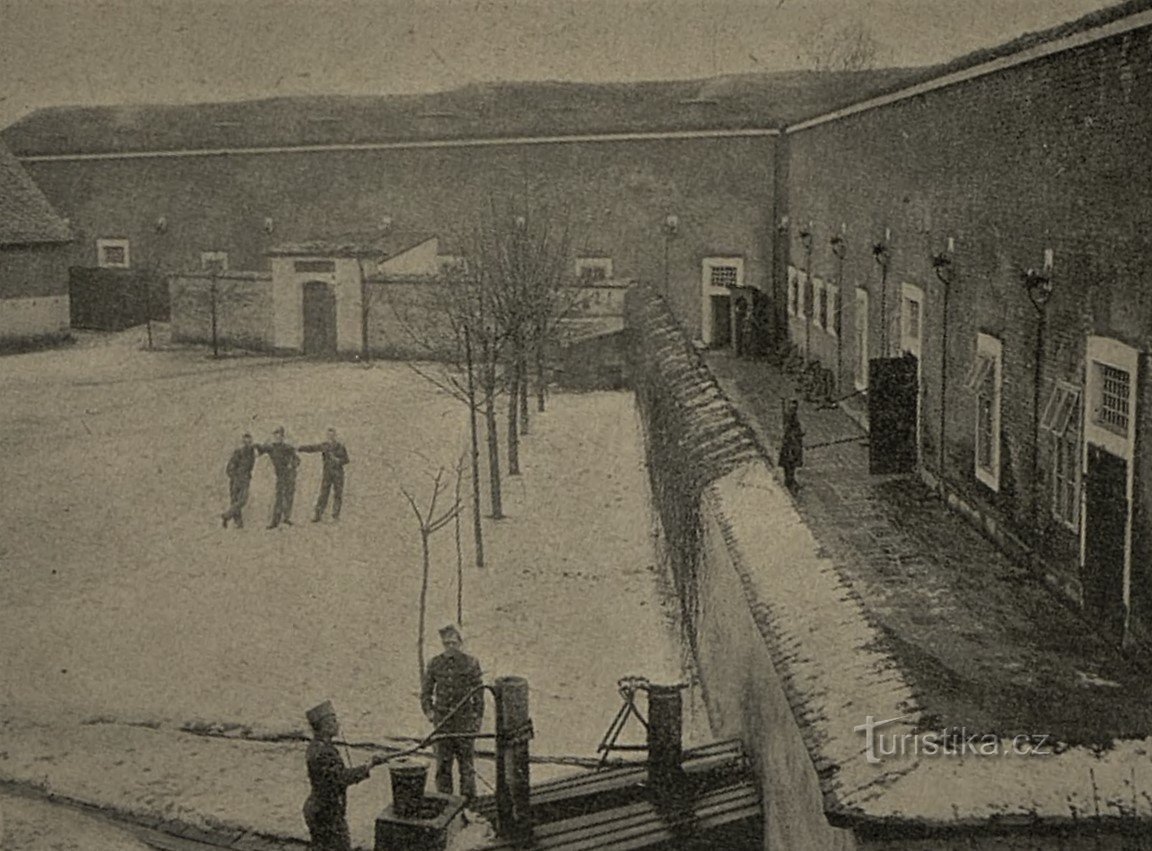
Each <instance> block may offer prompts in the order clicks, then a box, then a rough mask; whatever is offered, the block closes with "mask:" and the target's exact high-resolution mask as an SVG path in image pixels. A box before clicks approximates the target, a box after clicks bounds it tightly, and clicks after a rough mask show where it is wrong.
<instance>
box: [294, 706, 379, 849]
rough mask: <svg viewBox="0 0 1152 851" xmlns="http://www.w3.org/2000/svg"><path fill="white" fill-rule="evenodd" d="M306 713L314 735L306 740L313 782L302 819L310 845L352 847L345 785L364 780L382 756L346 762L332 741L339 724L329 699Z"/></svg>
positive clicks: (309, 778) (309, 776)
mask: <svg viewBox="0 0 1152 851" xmlns="http://www.w3.org/2000/svg"><path fill="white" fill-rule="evenodd" d="M305 715H306V716H307V718H308V723H309V724H310V725H311V726H312V736H313V738H312V741H311V742H309V743H308V781H309V782H310V783H311V784H312V793H311V794H310V795H309V796H308V800H307V801H305V802H304V823H305V824H307V825H308V833H309V834H310V835H311V837H312V849H313V851H351V848H352V842H351V840H350V838H349V836H348V820H347V817H346V813H347V808H348V799H347V790H348V787H349V786H351V785H352V784H354V783H360V782H361V781H363V780H367V779H368V773H369V772H370V771H371V770H372V768H373V767H374V766H377V765H379V764H380V763H381V762H383V761H384V758H383V757H380V756H375V757H372V760H371V762H369V763H368V765H356V766H352V767H347V766H345V765H344V760H343V759H342V758H341V756H340V752H339V751H337V750H336V745H334V744H333V743H332V740H333V739H334V738H335V737H336V736H337V735H338V734H339V732H340V724H339V722H338V721H337V720H336V710H335V709H333V708H332V703H331V701H327V700H326V701H324V702H323V703H321V704H320V705H319V706H314V707H313V708H312V709H309V710H308V711H307V712H306V713H305Z"/></svg>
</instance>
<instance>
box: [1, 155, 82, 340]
mask: <svg viewBox="0 0 1152 851" xmlns="http://www.w3.org/2000/svg"><path fill="white" fill-rule="evenodd" d="M71 239H72V235H71V233H70V231H69V229H68V223H67V222H66V221H64V219H62V218H60V216H58V215H57V214H56V212H55V211H54V210H53V209H52V206H51V205H50V204H49V203H48V199H47V198H45V197H44V195H43V193H42V192H41V191H40V190H39V189H37V188H36V185H35V184H34V183H33V182H32V180H31V178H29V176H28V175H27V173H26V172H25V171H24V169H23V168H22V167H21V166H20V163H19V162H18V161H17V160H16V158H15V157H14V156H12V154H11V153H10V152H9V151H8V150H7V149H6V148H5V147H4V146H3V145H2V144H0V341H2V342H5V343H9V344H10V343H12V342H20V341H27V340H30V339H36V338H47V337H53V336H58V335H60V334H62V333H64V332H66V331H67V330H68V242H69V241H70V240H71Z"/></svg>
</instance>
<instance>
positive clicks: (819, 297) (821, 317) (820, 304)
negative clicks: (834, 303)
mask: <svg viewBox="0 0 1152 851" xmlns="http://www.w3.org/2000/svg"><path fill="white" fill-rule="evenodd" d="M812 308H813V312H812V324H813V325H815V326H816V327H817V328H827V327H828V287H827V285H826V284H825V283H824V281H823V280H821V279H820V278H813V279H812Z"/></svg>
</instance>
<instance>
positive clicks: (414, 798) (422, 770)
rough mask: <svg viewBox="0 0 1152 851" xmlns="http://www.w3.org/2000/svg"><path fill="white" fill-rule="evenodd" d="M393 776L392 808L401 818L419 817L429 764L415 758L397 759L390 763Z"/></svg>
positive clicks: (389, 771)
mask: <svg viewBox="0 0 1152 851" xmlns="http://www.w3.org/2000/svg"><path fill="white" fill-rule="evenodd" d="M388 773H389V775H391V777H392V809H393V810H394V811H395V812H396V815H398V816H400V817H401V818H419V817H420V811H421V804H422V803H423V801H424V786H425V784H427V782H428V766H427V765H426V764H424V763H423V762H416V761H415V760H397V761H396V762H393V763H390V764H389V765H388Z"/></svg>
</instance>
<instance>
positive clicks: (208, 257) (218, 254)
mask: <svg viewBox="0 0 1152 851" xmlns="http://www.w3.org/2000/svg"><path fill="white" fill-rule="evenodd" d="M200 268H201V269H203V270H204V271H205V272H212V273H214V274H215V273H217V272H227V271H228V252H227V251H201V252H200Z"/></svg>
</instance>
